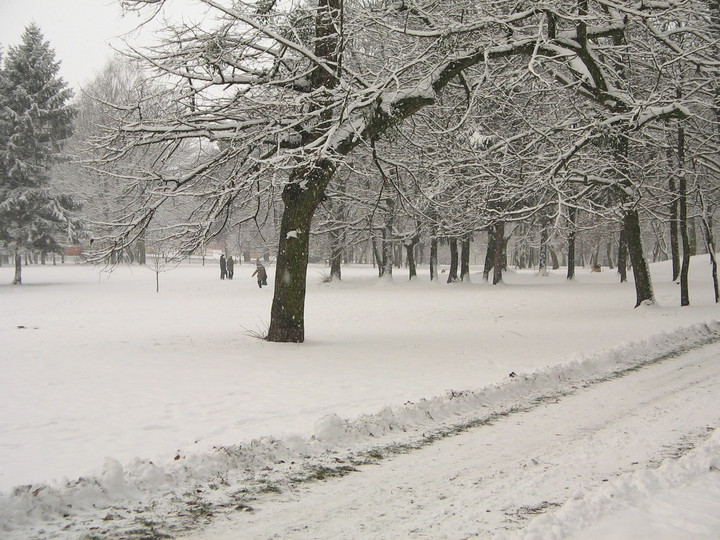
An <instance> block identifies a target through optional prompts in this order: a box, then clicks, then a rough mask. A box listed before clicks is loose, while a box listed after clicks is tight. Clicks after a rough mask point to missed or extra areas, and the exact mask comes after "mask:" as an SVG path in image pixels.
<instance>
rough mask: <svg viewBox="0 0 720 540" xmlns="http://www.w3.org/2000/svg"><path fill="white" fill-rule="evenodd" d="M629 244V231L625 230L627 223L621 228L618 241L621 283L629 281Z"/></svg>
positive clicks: (618, 263) (618, 264)
mask: <svg viewBox="0 0 720 540" xmlns="http://www.w3.org/2000/svg"><path fill="white" fill-rule="evenodd" d="M627 261H628V244H627V233H626V232H625V224H624V223H623V226H622V227H621V228H620V240H619V241H618V261H617V271H618V274H619V275H620V283H625V282H626V281H627V268H628V264H627Z"/></svg>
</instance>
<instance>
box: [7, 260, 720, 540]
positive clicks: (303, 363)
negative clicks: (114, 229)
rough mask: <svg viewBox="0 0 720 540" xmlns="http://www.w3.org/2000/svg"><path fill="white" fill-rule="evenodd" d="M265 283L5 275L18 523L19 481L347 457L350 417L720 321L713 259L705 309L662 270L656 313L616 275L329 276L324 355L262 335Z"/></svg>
mask: <svg viewBox="0 0 720 540" xmlns="http://www.w3.org/2000/svg"><path fill="white" fill-rule="evenodd" d="M253 270H254V266H251V265H239V266H236V269H235V279H234V280H232V281H229V280H225V281H221V280H220V279H219V270H218V268H217V266H216V265H214V264H208V265H206V266H202V265H200V264H195V265H182V266H180V267H178V268H175V269H172V270H171V271H167V272H163V273H161V274H160V275H159V284H160V291H159V293H156V292H155V286H156V283H155V279H156V275H155V273H154V272H152V271H151V270H150V269H148V268H142V267H137V266H134V267H124V266H121V267H118V268H116V269H114V270H113V272H111V273H105V272H103V273H101V272H99V271H98V270H97V269H95V268H93V267H89V266H79V265H58V266H31V267H27V268H25V269H24V272H23V281H24V285H23V286H12V285H10V284H9V283H10V281H11V279H12V271H13V269H12V268H8V267H2V268H0V303H1V304H2V306H3V309H2V311H1V312H0V343H2V352H1V353H0V368H1V369H2V372H3V374H4V376H3V377H2V379H0V410H2V414H1V416H0V526H3V525H6V524H3V523H2V520H3V519H5V520H7V521H8V522H9V523H10V527H13V526H15V525H17V524H20V523H25V524H27V522H28V521H32V519H40V518H42V517H48V516H47V515H44V516H43V515H40V514H42V512H40V513H33V512H32V511H31V509H30V510H28V508H27V507H26V506H23V504H24V503H23V504H20V503H18V500H17V499H18V498H17V497H15V496H14V495H12V493H13V488H15V486H19V485H30V484H32V486H33V488H34V489H35V488H36V486H42V485H48V486H55V487H57V488H58V489H61V488H62V486H65V485H67V484H68V482H70V483H72V482H73V481H74V480H76V479H78V478H79V477H85V478H92V477H99V478H105V479H106V480H107V478H108V476H112V475H113V474H115V475H117V474H119V475H120V477H122V476H123V474H129V473H130V472H132V473H135V474H136V476H137V475H138V474H140V473H139V472H138V471H139V470H141V469H142V467H143V466H145V465H146V464H147V463H149V462H152V471H150V472H149V473H147V474H146V475H145V476H144V477H143V482H144V483H145V484H146V485H150V484H153V482H154V481H153V478H158V480H157V483H158V484H160V483H163V482H164V481H166V480H165V479H161V477H162V478H165V477H163V476H162V475H163V473H165V472H167V471H172V470H173V467H178V466H179V465H178V462H181V463H183V464H184V465H183V466H185V467H186V468H189V469H188V470H189V472H187V471H186V474H188V475H190V476H192V475H193V474H194V472H193V470H192V465H187V464H192V463H195V464H196V466H198V467H202V466H203V460H202V456H206V455H208V454H212V452H213V448H215V447H225V446H231V445H238V444H241V443H247V442H249V441H251V440H253V439H260V438H262V437H267V436H272V437H273V438H274V440H283V441H295V440H297V441H300V442H297V444H298V445H302V444H305V443H302V441H311V440H313V438H312V437H313V436H315V439H316V440H325V441H326V442H327V443H328V444H332V443H333V441H332V438H333V434H334V433H335V431H336V430H335V428H336V427H337V422H338V421H340V420H339V419H346V420H354V419H359V418H363V415H369V416H368V417H369V418H376V419H377V418H380V417H382V411H383V410H386V408H387V407H396V406H402V405H403V404H406V403H408V402H412V403H418V402H422V401H423V400H432V399H433V398H439V399H442V398H443V396H448V395H457V394H459V393H461V392H464V391H476V390H478V389H482V388H485V387H491V386H493V385H497V384H500V383H503V381H507V380H508V375H509V374H510V373H511V372H514V373H518V374H522V373H533V372H542V371H547V370H548V368H551V367H557V366H560V367H562V366H570V365H571V364H572V363H573V361H576V360H580V359H583V358H588V357H591V356H592V355H593V354H599V352H600V351H603V350H607V349H610V348H613V347H617V346H620V345H623V344H626V343H628V342H632V341H637V340H642V339H647V338H651V337H652V336H657V335H658V334H660V333H663V332H673V331H675V332H676V334H677V332H678V329H681V328H690V327H692V326H693V325H696V323H699V322H703V321H713V320H714V319H716V318H717V315H718V311H717V306H716V305H715V304H714V302H713V298H712V287H711V284H710V279H709V274H710V269H709V264H708V258H707V257H706V256H705V257H696V258H694V259H693V265H692V268H691V301H692V306H690V307H687V308H680V307H678V304H679V288H678V285H676V284H674V283H672V282H671V281H670V279H669V277H670V268H669V266H668V264H667V263H661V264H657V265H653V277H654V285H655V289H656V291H655V292H656V297H657V300H658V305H656V306H651V307H642V308H640V309H633V305H634V299H635V292H634V288H633V286H632V284H628V283H626V284H619V283H617V275H616V273H615V272H614V271H608V270H607V269H604V270H605V271H603V272H601V273H599V274H598V273H590V272H589V271H587V270H583V269H579V271H578V275H577V278H576V280H575V281H574V282H567V281H566V280H565V279H564V275H563V273H562V272H557V273H553V274H552V275H550V276H548V277H540V276H537V275H536V274H535V273H533V272H531V271H523V272H508V273H506V274H505V283H504V284H502V285H500V286H496V287H493V286H489V285H487V284H484V283H482V282H481V276H480V275H478V274H477V273H473V274H472V276H471V278H472V283H458V284H453V285H447V284H445V283H430V282H429V280H428V278H427V273H426V272H422V270H421V272H420V276H419V278H418V279H417V280H416V281H413V282H408V281H407V273H406V270H404V269H401V270H398V269H396V270H395V276H394V280H393V282H392V283H389V282H387V281H386V280H383V281H379V280H378V279H377V277H376V271H375V270H374V269H373V268H371V267H368V266H346V267H344V268H343V277H344V279H343V281H342V282H340V283H337V282H336V283H330V284H328V283H322V277H323V275H324V274H325V273H326V272H327V270H326V269H325V268H323V267H321V266H311V268H310V270H309V273H308V296H307V303H306V342H305V343H304V344H302V345H297V344H272V343H267V342H265V341H262V340H260V339H257V337H256V334H262V333H263V332H264V329H265V327H266V325H267V323H268V318H269V311H270V304H271V301H272V292H273V291H272V277H273V268H272V267H270V269H269V270H270V275H271V279H270V283H271V285H270V286H269V287H267V288H263V289H258V287H257V285H256V282H255V279H254V278H252V277H251V274H252V272H253ZM476 270H477V269H476ZM680 333H682V331H680ZM373 415H375V416H373ZM377 424H378V425H379V424H382V422H381V421H378V422H377ZM340 442H342V441H340ZM342 443H343V444H344V442H342ZM288 444H290V443H288ZM290 446H292V444H290ZM193 456H201V457H200V458H193ZM107 458H110V459H109V460H108V459H107ZM137 458H139V461H138V459H137ZM193 459H195V461H193ZM113 471H114V472H113ZM202 474H203V473H202V472H198V473H197V475H198V477H200V476H202ZM112 486H116V487H117V489H118V491H119V492H120V491H123V490H127V489H128V488H127V485H125V484H124V483H123V481H122V479H120V480H118V481H116V482H109V481H106V482H105V484H104V493H103V495H102V497H108V496H110V495H111V494H108V491H112ZM3 492H4V494H3ZM76 495H77V494H76ZM121 495H122V494H121ZM84 497H85V499H88V498H89V500H86V501H85V502H86V503H88V504H89V505H90V506H92V504H93V501H92V497H93V495H92V493H90V494H89V495H88V494H87V493H86V494H85V495H84ZM102 497H101V496H100V495H97V499H98V500H100V499H101V498H102ZM111 498H112V497H111ZM79 499H80V498H77V497H76V500H79ZM45 504H46V508H45V514H47V511H50V512H52V509H53V508H52V503H50V502H48V501H45ZM3 506H4V507H5V508H3ZM61 506H62V503H61V502H58V508H59V507H61ZM0 530H2V528H0Z"/></svg>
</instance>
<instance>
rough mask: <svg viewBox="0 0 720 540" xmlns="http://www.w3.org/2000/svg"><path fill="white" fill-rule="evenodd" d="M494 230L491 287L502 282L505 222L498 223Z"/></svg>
mask: <svg viewBox="0 0 720 540" xmlns="http://www.w3.org/2000/svg"><path fill="white" fill-rule="evenodd" d="M494 229H495V230H494V235H495V241H494V248H495V252H494V253H493V285H497V284H498V283H500V282H502V270H503V266H504V263H505V222H504V221H498V222H497V223H496V224H495V227H494Z"/></svg>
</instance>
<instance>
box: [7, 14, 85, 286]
mask: <svg viewBox="0 0 720 540" xmlns="http://www.w3.org/2000/svg"><path fill="white" fill-rule="evenodd" d="M59 68H60V63H59V62H57V61H56V60H55V52H54V51H53V49H52V48H50V44H49V43H48V42H47V41H45V40H44V38H43V35H42V33H41V32H40V29H39V28H38V27H37V26H36V25H34V24H32V25H30V26H28V27H27V28H26V29H25V33H24V34H23V36H22V42H21V44H20V45H18V46H16V47H9V48H8V50H7V54H6V55H5V58H4V65H2V68H1V69H0V245H2V246H3V247H5V248H7V249H9V250H11V251H12V252H13V253H14V254H15V279H14V281H13V283H15V284H21V283H22V273H21V269H22V267H21V253H22V252H23V251H41V252H58V251H60V245H59V243H58V241H57V239H56V237H57V236H58V235H60V234H61V233H62V234H63V235H65V236H67V235H72V234H73V233H74V232H75V230H76V229H77V228H78V227H79V221H78V219H77V218H75V217H74V216H73V211H74V210H76V209H77V208H76V205H75V204H74V202H73V201H72V199H71V197H69V196H68V195H64V194H60V193H57V192H55V190H53V189H52V185H51V183H50V172H51V168H52V166H53V164H55V163H57V162H58V160H59V159H60V157H61V151H62V145H63V141H64V140H65V139H67V138H68V137H69V136H70V134H71V133H72V119H73V109H72V108H71V106H70V105H69V103H68V102H69V101H70V99H71V98H72V91H71V90H70V89H69V88H68V87H67V85H66V84H65V82H64V81H63V80H62V78H60V77H59V76H58V70H59Z"/></svg>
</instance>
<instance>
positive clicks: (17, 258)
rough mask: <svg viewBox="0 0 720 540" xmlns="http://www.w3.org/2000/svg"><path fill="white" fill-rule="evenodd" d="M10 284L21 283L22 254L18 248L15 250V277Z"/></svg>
mask: <svg viewBox="0 0 720 540" xmlns="http://www.w3.org/2000/svg"><path fill="white" fill-rule="evenodd" d="M12 284H13V285H22V256H21V255H20V252H19V251H18V250H15V277H14V278H13V281H12Z"/></svg>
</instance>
